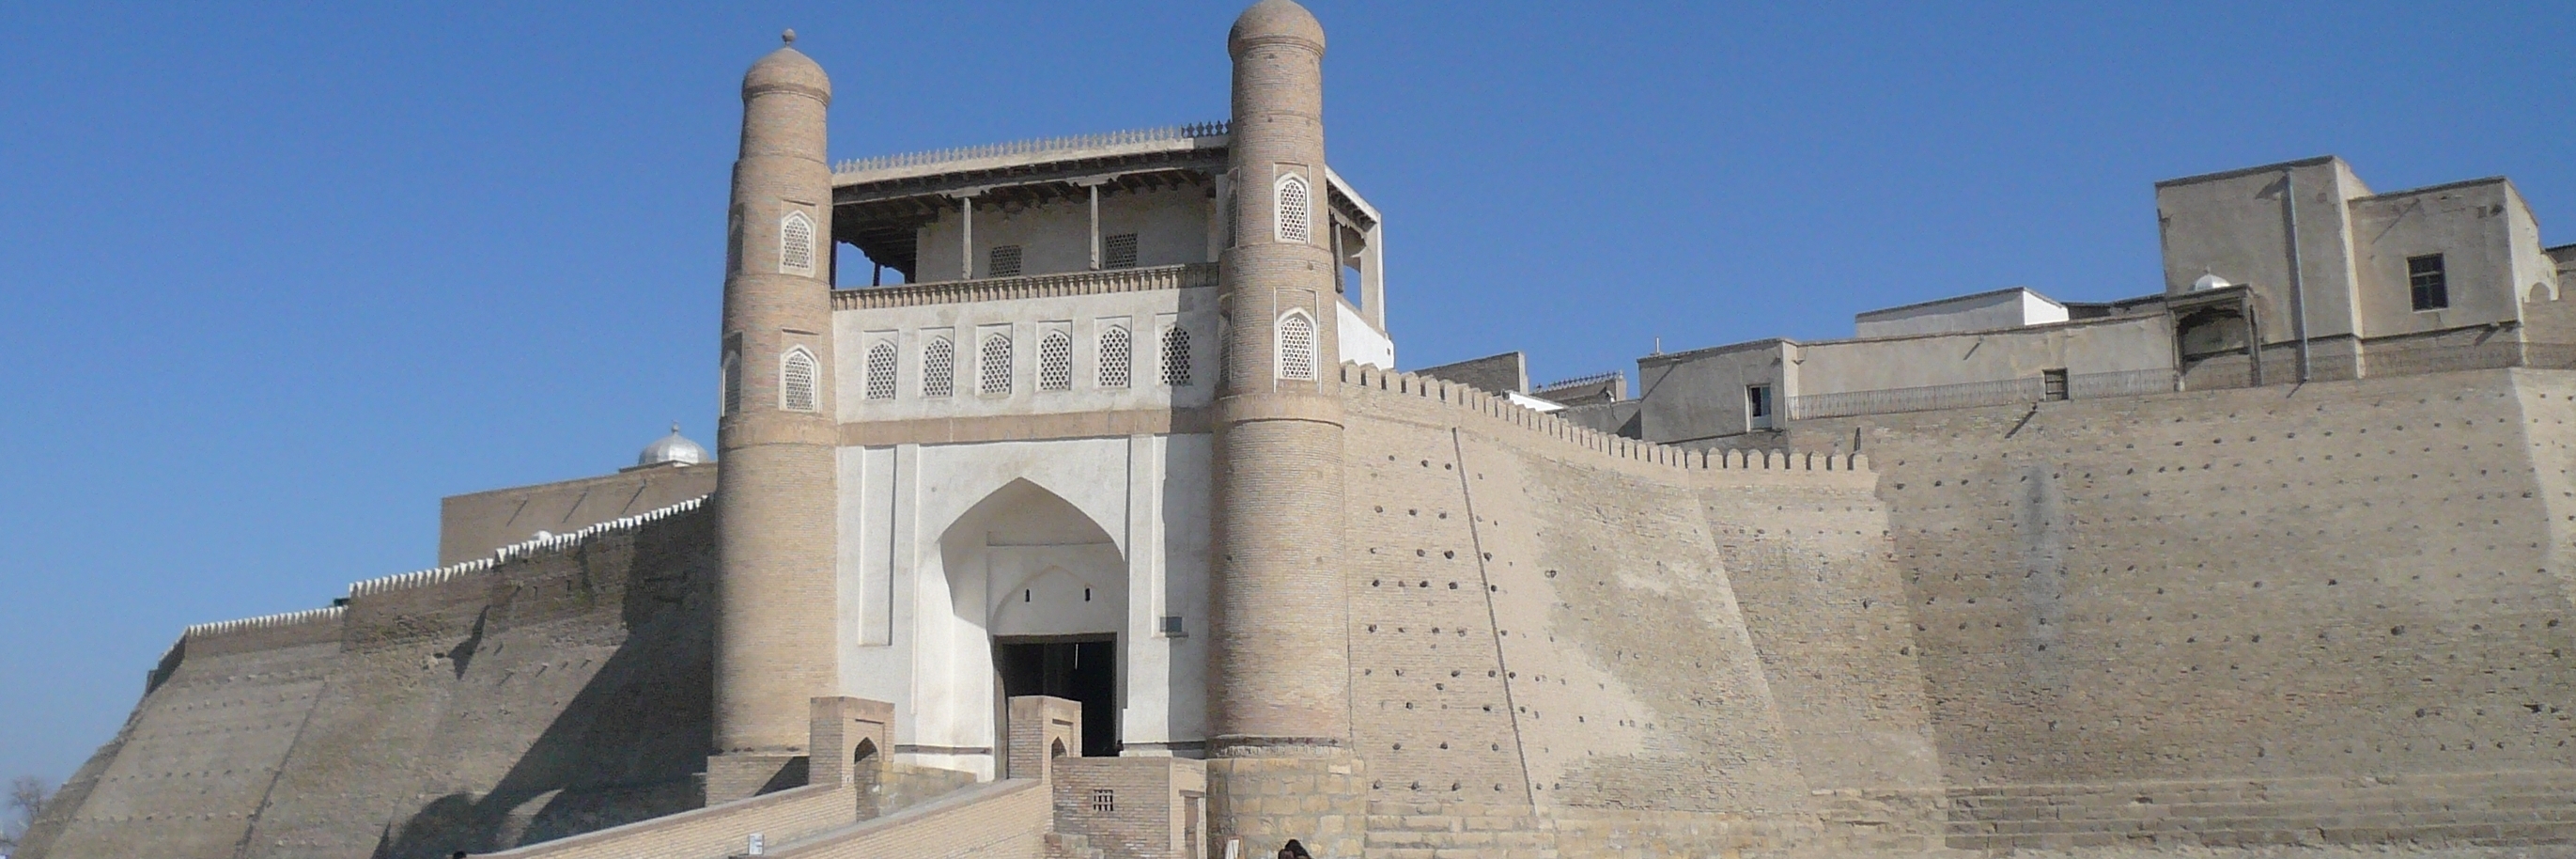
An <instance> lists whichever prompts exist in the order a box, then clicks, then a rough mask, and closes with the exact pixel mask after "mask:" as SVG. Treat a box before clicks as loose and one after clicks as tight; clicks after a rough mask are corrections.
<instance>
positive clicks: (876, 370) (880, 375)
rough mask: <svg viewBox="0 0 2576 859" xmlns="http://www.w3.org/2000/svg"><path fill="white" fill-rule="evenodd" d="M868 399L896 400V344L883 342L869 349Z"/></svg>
mask: <svg viewBox="0 0 2576 859" xmlns="http://www.w3.org/2000/svg"><path fill="white" fill-rule="evenodd" d="M868 399H871V400H891V399H894V344H892V343H888V342H885V341H883V340H879V341H877V345H874V346H870V347H868Z"/></svg>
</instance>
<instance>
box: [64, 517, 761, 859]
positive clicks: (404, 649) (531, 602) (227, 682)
mask: <svg viewBox="0 0 2576 859" xmlns="http://www.w3.org/2000/svg"><path fill="white" fill-rule="evenodd" d="M709 519H710V517H709V516H707V515H706V514H705V513H704V512H703V511H698V510H696V509H694V508H693V509H691V510H687V511H681V512H678V513H674V514H670V515H659V516H656V517H653V518H652V519H650V520H649V521H638V522H635V523H630V525H629V526H628V527H625V528H623V529H600V530H597V531H595V532H594V533H590V534H588V535H586V536H585V537H584V538H582V539H580V540H568V541H557V542H552V543H549V544H547V545H545V546H537V545H534V544H531V545H529V546H526V547H520V549H519V550H518V551H516V552H514V553H512V554H511V555H510V556H509V557H508V558H507V559H506V560H503V561H500V562H498V563H484V562H477V563H476V564H473V565H471V568H470V569H468V568H464V567H460V568H457V569H454V570H445V571H428V572H427V573H424V574H411V575H406V576H400V577H394V578H392V579H387V580H378V581H371V582H361V583H359V584H357V585H353V586H352V588H351V594H352V596H351V598H350V601H349V604H348V605H347V606H346V607H345V608H343V609H341V610H339V611H337V612H331V611H323V612H309V613H300V614H299V615H295V616H289V617H300V618H301V619H300V620H293V621H291V622H279V623H266V622H259V623H245V622H227V623H223V624H207V625H202V626H199V627H194V628H192V629H191V632H190V634H189V635H188V636H187V637H186V638H185V639H184V640H183V641H182V643H181V645H180V646H179V647H177V648H174V651H173V656H172V659H171V660H168V661H165V667H164V669H163V670H162V672H160V676H161V679H160V682H159V683H158V684H157V685H156V686H155V688H154V689H153V690H152V691H151V692H150V693H148V694H147V695H146V696H145V698H144V700H143V702H142V703H141V704H140V705H139V706H138V707H137V708H136V711H135V714H134V716H133V717H131V719H130V720H129V723H128V726H127V728H126V730H125V731H124V732H123V733H122V734H121V738H120V740H119V741H118V742H114V743H111V744H110V745H109V746H107V747H106V748H102V749H101V750H100V752H99V754H98V756H96V757H95V758H94V759H93V761H92V762H91V764H90V765H88V766H85V767H84V769H83V772H84V773H95V774H96V776H95V777H93V778H90V779H89V780H88V781H87V782H76V783H74V784H73V785H68V786H67V791H66V796H70V797H73V799H72V800H71V801H68V802H58V803H56V804H55V805H54V807H52V808H49V809H48V811H47V814H48V815H49V816H50V817H52V818H53V819H54V820H55V821H56V823H55V824H54V828H53V830H52V831H53V832H54V833H55V834H54V835H49V836H48V842H49V843H47V844H44V845H36V846H35V849H31V850H26V851H22V852H23V854H24V855H27V856H47V855H51V856H62V857H78V856H129V855H154V856H223V857H273V856H274V857H304V856H313V857H323V856H352V855H374V856H385V857H444V856H446V855H447V854H448V852H449V851H451V850H456V849H468V850H492V849H498V848H503V847H508V846H511V845H514V844H519V843H526V842H531V841H537V840H543V839H547V838H554V837H559V836H562V835H568V834H573V833H577V832H582V831H588V830H593V829H599V828H603V827H607V826H612V825H616V824H622V823H626V822H630V821H635V820H641V819H645V818H649V817H652V816H655V815H660V814H667V813H671V812H674V811H679V810H682V809H686V808H690V807H693V806H695V805H697V804H698V803H699V801H700V800H699V797H698V790H697V787H696V785H695V783H694V779H693V773H695V772H697V771H698V769H699V767H700V765H701V763H702V761H703V755H704V754H705V748H706V731H707V730H708V716H707V708H708V703H707V697H708V693H707V689H708V683H709V681H708V662H709V649H710V648H709V643H708V641H707V638H706V629H707V626H708V623H707V617H708V615H707V603H708V600H707V596H706V593H705V586H706V582H707V580H708V578H710V577H711V574H712V571H713V560H714V559H713V552H712V549H711V545H712V543H713V538H714V533H713V532H714V529H713V527H712V523H711V522H710V521H709Z"/></svg>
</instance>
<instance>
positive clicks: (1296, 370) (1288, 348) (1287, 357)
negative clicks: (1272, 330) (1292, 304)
mask: <svg viewBox="0 0 2576 859" xmlns="http://www.w3.org/2000/svg"><path fill="white" fill-rule="evenodd" d="M1279 378H1282V379H1297V380H1301V381H1310V380H1313V379H1314V378H1315V320H1313V319H1309V318H1307V317H1306V312H1305V311H1303V310H1291V311H1288V315H1286V316H1282V317H1279Z"/></svg>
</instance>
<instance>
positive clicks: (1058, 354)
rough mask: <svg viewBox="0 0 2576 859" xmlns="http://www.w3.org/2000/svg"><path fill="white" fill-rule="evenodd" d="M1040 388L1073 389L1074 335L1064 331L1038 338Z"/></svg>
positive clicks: (1051, 389)
mask: <svg viewBox="0 0 2576 859" xmlns="http://www.w3.org/2000/svg"><path fill="white" fill-rule="evenodd" d="M1038 390H1041V391H1069V390H1073V337H1071V336H1069V335H1067V334H1065V333H1064V332H1062V331H1049V332H1047V333H1046V336H1045V337H1041V338H1038Z"/></svg>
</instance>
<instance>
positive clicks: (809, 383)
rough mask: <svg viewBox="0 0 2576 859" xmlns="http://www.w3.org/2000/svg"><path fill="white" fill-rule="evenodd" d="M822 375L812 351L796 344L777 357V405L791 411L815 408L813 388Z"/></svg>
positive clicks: (812, 409)
mask: <svg viewBox="0 0 2576 859" xmlns="http://www.w3.org/2000/svg"><path fill="white" fill-rule="evenodd" d="M822 375H823V371H822V364H820V363H818V362H816V361H815V360H814V353H812V352H807V351H805V347H803V346H798V347H796V348H793V349H789V350H787V354H786V355H785V356H784V357H781V358H779V359H778V407H779V408H782V409H786V410H788V411H791V412H810V411H814V410H815V409H816V406H815V396H814V390H815V386H816V384H817V383H818V382H820V381H821V377H822Z"/></svg>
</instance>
